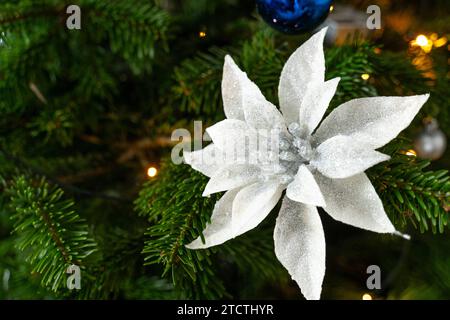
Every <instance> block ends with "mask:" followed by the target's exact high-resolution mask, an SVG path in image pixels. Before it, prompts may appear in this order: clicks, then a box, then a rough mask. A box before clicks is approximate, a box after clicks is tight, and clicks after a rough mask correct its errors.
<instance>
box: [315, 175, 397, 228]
mask: <svg viewBox="0 0 450 320" xmlns="http://www.w3.org/2000/svg"><path fill="white" fill-rule="evenodd" d="M314 176H315V178H316V181H317V183H318V184H319V187H320V190H322V194H323V195H324V197H325V202H326V204H327V206H326V207H325V208H324V209H325V211H326V212H327V213H328V214H329V215H330V216H331V217H332V218H333V219H335V220H337V221H341V222H343V223H346V224H349V225H352V226H355V227H358V228H361V229H365V230H369V231H374V232H379V233H393V232H395V228H394V226H393V225H392V223H391V221H389V218H388V216H387V215H386V212H385V211H384V208H383V203H382V202H381V199H380V197H379V196H378V194H377V193H376V191H375V188H374V187H373V186H372V183H371V182H370V180H369V178H368V177H367V176H366V174H365V173H360V174H358V175H355V176H352V177H350V178H346V179H330V178H328V177H325V176H324V175H322V174H320V173H318V172H317V173H315V174H314Z"/></svg>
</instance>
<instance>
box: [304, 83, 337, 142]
mask: <svg viewBox="0 0 450 320" xmlns="http://www.w3.org/2000/svg"><path fill="white" fill-rule="evenodd" d="M340 80H341V78H334V79H331V80H329V81H327V82H319V83H316V84H311V85H310V87H309V89H308V91H307V93H306V95H305V97H304V99H303V101H302V104H301V107H300V122H299V123H300V134H301V136H302V137H308V136H310V135H311V133H312V132H313V131H314V129H316V128H317V125H318V124H319V123H320V121H321V120H322V118H323V115H324V114H325V111H326V110H327V108H328V105H329V104H330V101H331V99H332V98H333V96H334V94H335V93H336V88H337V86H338V84H339V81H340Z"/></svg>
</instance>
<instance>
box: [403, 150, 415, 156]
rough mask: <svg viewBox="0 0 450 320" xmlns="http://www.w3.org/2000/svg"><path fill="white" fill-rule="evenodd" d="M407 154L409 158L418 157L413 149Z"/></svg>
mask: <svg viewBox="0 0 450 320" xmlns="http://www.w3.org/2000/svg"><path fill="white" fill-rule="evenodd" d="M405 154H406V155H407V156H410V157H415V156H417V153H416V151H415V150H413V149H409V150H408V151H406V152H405Z"/></svg>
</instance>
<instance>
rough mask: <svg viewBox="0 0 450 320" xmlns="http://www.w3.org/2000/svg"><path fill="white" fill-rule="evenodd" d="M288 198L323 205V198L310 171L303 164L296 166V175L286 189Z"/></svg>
mask: <svg viewBox="0 0 450 320" xmlns="http://www.w3.org/2000/svg"><path fill="white" fill-rule="evenodd" d="M286 196H288V198H289V199H291V200H293V201H297V202H301V203H305V204H310V205H313V206H319V207H324V206H325V200H324V198H323V195H322V192H321V191H320V188H319V186H318V185H317V182H316V180H315V179H314V176H313V175H312V173H311V172H310V171H309V170H308V168H307V167H306V166H305V165H301V166H300V167H299V168H298V172H297V175H296V176H295V179H294V181H292V182H291V183H290V184H289V185H288V187H287V190H286Z"/></svg>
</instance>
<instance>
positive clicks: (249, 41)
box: [0, 0, 450, 299]
mask: <svg viewBox="0 0 450 320" xmlns="http://www.w3.org/2000/svg"><path fill="white" fill-rule="evenodd" d="M351 2H353V1H351ZM443 2H444V1H443V0H442V1H441V2H440V3H441V5H442V3H443ZM74 4H77V5H79V6H80V7H81V12H82V17H81V27H82V29H81V30H68V29H67V28H66V26H65V21H66V19H67V17H68V14H67V13H66V6H67V5H68V3H67V2H65V1H62V0H40V1H34V0H4V1H1V3H0V174H1V176H2V180H1V181H2V183H1V184H0V277H2V279H3V282H2V283H1V285H0V298H6V299H21V298H26V299H31V298H41V299H55V298H56V299H57V298H78V299H111V298H122V299H136V298H139V299H142V298H146V299H147V298H148V299H154V298H157V299H164V298H179V297H182V298H217V297H234V298H254V297H261V298H265V297H267V296H270V295H271V294H273V292H277V290H271V289H272V288H273V287H276V286H277V285H279V284H280V283H281V284H282V286H283V288H282V289H281V288H279V289H280V291H281V290H282V291H283V292H282V293H281V292H280V293H278V292H277V293H276V294H274V295H276V297H279V296H280V295H282V296H283V295H286V296H287V297H298V290H297V289H295V290H293V292H294V293H293V294H292V293H288V291H289V290H288V289H287V288H288V286H287V285H286V284H287V279H288V278H289V277H288V275H287V273H286V271H285V270H284V269H283V268H281V266H280V265H279V263H278V262H277V260H276V258H275V256H274V253H273V251H274V250H273V239H272V233H273V224H274V221H273V220H274V219H273V218H274V217H275V216H276V212H277V209H274V212H273V213H272V214H271V215H270V216H269V218H268V219H266V221H264V222H263V223H262V224H261V225H260V226H259V227H258V228H257V229H256V230H254V231H252V232H249V233H247V234H245V235H243V236H241V237H238V238H237V239H234V240H232V241H229V242H227V243H225V244H223V245H221V246H218V247H215V248H212V249H208V250H198V251H192V250H187V249H186V248H185V246H184V245H185V244H187V243H189V242H190V241H192V240H193V239H194V238H196V237H197V236H199V235H201V232H202V230H203V228H204V227H205V225H206V224H207V223H208V221H209V219H210V216H211V212H212V209H213V207H214V204H215V202H216V200H217V199H218V196H212V197H211V198H203V197H201V194H202V191H203V188H204V185H205V183H206V180H207V178H206V177H204V176H202V175H201V174H199V173H198V172H195V171H193V170H191V169H190V168H188V167H187V166H184V165H181V166H175V165H173V164H170V163H165V164H164V165H163V166H162V167H161V168H160V170H159V172H160V174H159V176H158V177H157V178H156V179H155V180H152V181H150V182H148V183H146V184H145V185H144V186H143V187H142V188H141V185H142V182H143V180H144V179H145V169H144V168H145V167H146V166H148V165H149V164H152V165H155V166H158V163H159V162H160V159H161V158H164V157H165V155H166V154H167V151H168V149H166V148H165V146H167V144H163V145H160V144H159V141H165V140H167V136H168V135H169V134H170V132H171V131H172V130H173V129H174V128H175V127H180V126H183V127H186V126H187V125H189V126H190V125H191V123H192V120H199V119H201V120H203V121H204V122H206V123H212V122H215V121H218V120H222V119H223V118H224V114H223V108H222V99H221V92H220V81H221V78H222V67H223V59H224V56H225V55H226V54H230V55H231V56H232V57H233V58H234V59H235V61H236V62H237V64H238V65H239V66H240V67H241V68H242V70H244V71H246V72H247V73H248V75H249V77H250V78H251V79H252V80H254V81H255V82H256V83H257V84H258V86H259V87H260V88H261V89H262V91H263V92H264V94H265V96H266V97H267V98H268V99H269V100H270V101H272V102H273V103H275V104H278V103H277V101H278V98H277V87H278V81H279V75H280V71H281V68H282V67H283V65H284V63H285V61H286V59H287V58H288V57H289V55H290V54H291V53H292V52H293V50H295V49H296V48H297V47H298V46H299V45H300V44H301V43H302V42H303V41H304V40H306V39H307V38H308V36H309V35H308V34H305V35H302V36H298V37H285V36H282V35H280V34H279V33H277V32H275V31H273V30H271V29H269V27H267V26H266V25H265V23H263V22H261V20H260V19H259V20H258V19H255V18H254V17H255V15H254V12H255V5H254V1H239V0H215V1H209V0H170V1H166V0H114V1H98V0H79V1H75V3H74ZM442 11H443V10H442ZM445 18H446V17H441V18H440V19H439V20H437V19H436V20H433V19H429V21H427V24H430V23H432V22H436V26H433V27H430V29H429V30H433V31H436V32H438V27H439V28H440V30H443V31H442V32H444V33H445V32H446V31H445V30H447V29H445V28H447V27H446V20H445ZM432 20H433V21H432ZM199 31H205V32H206V34H207V36H206V37H204V38H200V37H199V36H198V33H199ZM447 31H448V30H447ZM439 34H441V32H440V31H439ZM405 45H406V43H405ZM376 47H378V46H375V45H373V44H370V43H365V42H360V41H353V40H352V41H350V42H348V43H347V44H346V45H343V46H340V47H338V46H332V47H329V48H326V50H325V55H326V64H327V74H326V77H327V79H330V78H333V77H341V82H340V85H339V87H338V91H337V93H336V96H335V97H334V99H333V101H332V103H331V107H330V110H332V109H333V108H335V107H336V106H338V105H339V104H340V103H343V102H345V101H348V100H350V99H353V98H357V97H364V96H373V95H410V94H420V93H425V92H430V93H431V97H430V100H429V102H428V103H427V104H426V105H425V107H424V108H423V112H422V114H421V115H420V116H418V117H417V119H416V120H415V121H416V122H415V123H413V124H412V127H411V129H408V130H407V131H406V132H405V134H406V135H408V136H410V137H412V136H411V134H413V132H414V130H415V129H417V126H416V125H417V124H419V123H420V119H421V118H422V117H423V116H424V115H431V116H433V117H435V118H437V119H438V120H439V123H440V125H441V128H442V129H443V130H444V131H445V132H446V133H447V134H449V133H450V125H449V124H450V113H449V112H450V108H448V103H449V101H450V97H449V90H448V87H449V84H448V81H449V78H448V75H447V73H448V63H447V59H448V57H447V48H446V46H443V47H441V48H434V49H433V51H432V52H431V53H430V54H429V56H430V57H431V58H432V61H433V66H434V67H433V70H431V71H433V72H434V75H435V78H436V79H429V78H426V77H424V75H423V74H422V72H420V71H418V70H417V69H416V68H415V67H414V66H413V65H412V64H411V63H410V60H411V57H410V56H406V55H405V54H402V53H391V52H389V50H388V49H385V48H381V49H382V50H381V53H379V54H378V53H376V52H375V51H374V49H375V48H376ZM377 52H378V51H377ZM364 73H368V74H370V79H369V80H367V81H366V80H363V79H362V78H361V75H362V74H364ZM330 110H329V111H330ZM408 148H409V146H408V145H407V144H405V143H403V142H402V141H396V142H393V143H391V144H390V145H388V146H387V147H386V148H384V150H383V152H385V153H388V154H390V155H391V156H392V160H391V161H389V162H386V163H382V164H380V165H378V166H376V167H375V168H372V169H371V170H370V171H369V172H368V174H369V176H370V178H371V180H372V182H373V184H374V185H375V187H376V189H377V191H378V193H379V194H380V196H381V198H382V200H383V204H384V206H385V208H386V211H387V212H388V214H389V216H390V218H391V219H392V221H393V222H394V223H395V225H396V226H397V227H398V228H408V227H409V225H413V226H416V227H417V229H418V230H420V231H422V232H425V235H424V236H423V237H425V236H426V235H429V236H430V237H431V236H432V232H435V233H441V234H439V235H436V236H435V237H436V240H434V242H433V244H434V246H436V249H435V251H433V254H432V255H431V254H430V256H429V257H428V258H429V260H427V261H430V263H429V265H430V267H429V268H427V270H425V271H429V272H428V273H427V272H425V271H424V273H423V274H424V275H427V276H430V277H431V276H433V277H437V276H436V274H438V275H439V276H442V275H447V274H448V270H447V269H446V268H445V266H446V265H447V266H448V261H447V260H448V259H446V257H441V258H439V253H440V252H442V251H440V249H441V250H446V248H445V246H441V247H439V243H441V242H445V241H446V238H445V239H444V240H442V239H443V238H444V237H447V236H448V234H447V233H448V232H446V230H448V229H446V228H445V226H448V219H449V218H448V215H449V213H448V211H446V210H448V208H449V182H448V173H446V172H444V171H442V170H439V168H442V167H443V168H446V167H448V164H449V163H448V159H450V158H449V157H447V158H446V157H444V158H443V159H442V160H441V161H439V162H434V163H432V164H431V166H430V167H427V165H428V162H426V161H422V160H419V159H417V158H412V157H406V156H405V155H404V154H403V153H402V152H404V150H406V149H408ZM428 168H430V169H428ZM36 176H39V177H46V178H45V179H43V178H39V179H38V178H36ZM3 179H4V180H3ZM50 182H51V185H50ZM62 190H64V192H63V191H62ZM139 191H140V192H139ZM138 193H139V195H138ZM136 197H137V199H136V201H135V203H134V205H135V208H136V210H135V211H133V210H132V208H133V203H131V200H129V199H134V198H136ZM69 198H73V199H74V200H68V199H69ZM75 200H76V206H75V202H74V201H75ZM136 212H137V213H138V214H136ZM84 219H86V220H84ZM409 231H412V232H414V230H409ZM427 231H428V232H427ZM442 232H443V233H442ZM327 234H329V233H327ZM90 235H92V237H91V236H90ZM414 236H415V237H420V235H417V234H416V235H414ZM339 237H341V235H340V234H339ZM93 239H94V240H93ZM339 239H340V238H339ZM413 239H414V237H413ZM420 239H421V238H420ZM393 241H395V240H393ZM94 242H95V243H94ZM338 242H339V241H338ZM338 242H337V243H338ZM447 242H448V241H447ZM374 245H375V244H374ZM19 248H20V249H19ZM442 248H444V249H442ZM94 249H95V252H94V253H93V254H89V253H90V252H91V251H92V250H94ZM428 251H429V250H428V248H425V249H424V250H423V252H428ZM417 252H418V257H417V259H416V260H411V261H412V262H411V263H414V264H417V261H421V260H420V257H423V254H424V253H423V252H422V251H420V250H418V251H417ZM327 254H328V252H327ZM385 255H389V254H388V253H386V254H385V253H384V252H383V256H385ZM393 256H394V259H397V255H396V254H394V255H393ZM25 260H28V261H29V263H24V261H25ZM71 263H75V264H77V263H80V264H81V266H82V279H83V280H82V290H81V291H76V292H69V291H67V290H61V289H63V287H64V283H65V279H66V275H65V272H64V271H65V268H66V267H67V265H69V264H71ZM144 264H145V265H144ZM431 269H433V270H431ZM430 270H431V271H430ZM432 271H433V272H434V271H436V274H434V273H433V272H432ZM419 274H420V270H416V271H415V272H414V276H416V277H418V275H419ZM161 275H164V277H163V278H161ZM329 277H334V274H333V275H331V274H329ZM5 279H8V280H5ZM242 279H245V280H246V281H242ZM423 279H424V278H423ZM433 279H434V278H433ZM433 281H434V280H433ZM447 282H448V281H443V282H442V287H441V288H437V290H435V292H434V293H433V294H430V295H431V296H433V297H434V296H436V297H442V296H445V294H446V293H448V283H447ZM425 284H427V282H426V281H423V282H420V281H419V282H417V283H416V282H414V285H412V286H411V288H408V290H409V289H411V291H414V290H417V288H419V289H423V288H424V285H425ZM280 286H281V285H280ZM343 287H346V286H343ZM262 288H266V290H262ZM267 288H269V290H270V292H267V291H269V290H267ZM275 289H278V288H275ZM55 290H56V291H55ZM403 294H404V293H403ZM397 296H402V297H404V296H408V295H407V294H404V295H400V294H399V295H397ZM411 296H412V295H411ZM424 296H425V295H424Z"/></svg>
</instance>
